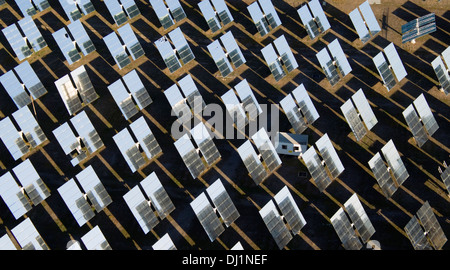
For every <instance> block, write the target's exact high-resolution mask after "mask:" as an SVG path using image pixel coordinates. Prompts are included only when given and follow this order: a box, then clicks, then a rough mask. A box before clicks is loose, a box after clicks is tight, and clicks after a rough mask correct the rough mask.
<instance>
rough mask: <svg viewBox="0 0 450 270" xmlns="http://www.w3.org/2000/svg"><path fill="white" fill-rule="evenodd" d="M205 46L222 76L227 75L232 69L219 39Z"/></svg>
mask: <svg viewBox="0 0 450 270" xmlns="http://www.w3.org/2000/svg"><path fill="white" fill-rule="evenodd" d="M207 1H209V0H207ZM207 48H208V51H209V53H210V54H211V56H212V58H213V60H214V62H215V63H216V65H217V68H218V69H219V71H220V74H222V76H223V77H226V76H228V75H229V74H230V73H231V72H232V71H233V67H232V66H231V64H230V62H229V61H228V58H227V56H226V54H225V52H224V51H223V49H222V46H221V45H220V42H219V40H215V41H213V42H212V43H211V44H209V45H208V46H207Z"/></svg>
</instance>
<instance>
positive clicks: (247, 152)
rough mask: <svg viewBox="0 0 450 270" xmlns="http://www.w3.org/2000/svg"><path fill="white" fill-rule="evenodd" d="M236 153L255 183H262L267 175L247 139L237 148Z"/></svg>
mask: <svg viewBox="0 0 450 270" xmlns="http://www.w3.org/2000/svg"><path fill="white" fill-rule="evenodd" d="M238 153H239V156H240V157H241V159H242V161H243V162H244V165H245V167H246V168H247V170H248V172H249V174H250V176H251V178H252V179H253V181H254V182H255V184H256V185H259V184H260V183H262V181H263V180H264V179H265V178H266V177H267V171H266V170H265V169H264V166H263V164H262V163H261V161H260V159H259V157H258V155H257V154H256V151H255V149H254V148H253V146H252V143H251V142H250V141H249V140H247V141H245V143H243V144H242V145H241V146H240V147H239V148H238Z"/></svg>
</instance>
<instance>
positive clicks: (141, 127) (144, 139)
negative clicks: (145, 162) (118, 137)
mask: <svg viewBox="0 0 450 270" xmlns="http://www.w3.org/2000/svg"><path fill="white" fill-rule="evenodd" d="M130 128H131V131H132V132H133V134H134V136H135V137H136V138H137V140H138V142H139V146H140V147H141V148H142V149H143V150H144V152H145V154H146V155H147V158H148V159H152V158H154V157H156V156H157V155H159V154H160V153H162V150H161V147H160V146H159V144H158V142H157V141H156V139H155V135H154V134H153V133H152V131H151V130H150V127H149V126H148V124H147V122H146V121H145V118H144V116H141V117H139V118H138V119H137V120H136V121H134V122H133V123H131V124H130Z"/></svg>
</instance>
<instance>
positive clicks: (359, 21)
mask: <svg viewBox="0 0 450 270" xmlns="http://www.w3.org/2000/svg"><path fill="white" fill-rule="evenodd" d="M348 15H349V17H350V20H351V21H352V23H353V26H354V27H355V30H356V33H358V36H359V39H360V40H361V41H362V43H366V42H367V41H368V40H369V39H370V38H371V36H370V32H369V30H368V28H367V26H366V24H365V22H364V19H363V17H362V16H361V13H360V12H359V10H358V8H355V9H354V10H352V11H351V12H350V13H349V14H348Z"/></svg>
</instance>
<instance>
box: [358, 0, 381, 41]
mask: <svg viewBox="0 0 450 270" xmlns="http://www.w3.org/2000/svg"><path fill="white" fill-rule="evenodd" d="M359 9H360V11H361V14H362V15H363V17H364V21H365V23H366V24H367V27H368V28H369V31H370V33H371V34H372V36H375V35H376V34H377V33H378V32H380V31H381V28H380V25H379V24H378V21H377V18H376V17H375V15H374V13H373V11H372V9H371V8H370V4H369V1H365V2H363V3H362V4H361V5H359Z"/></svg>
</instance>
